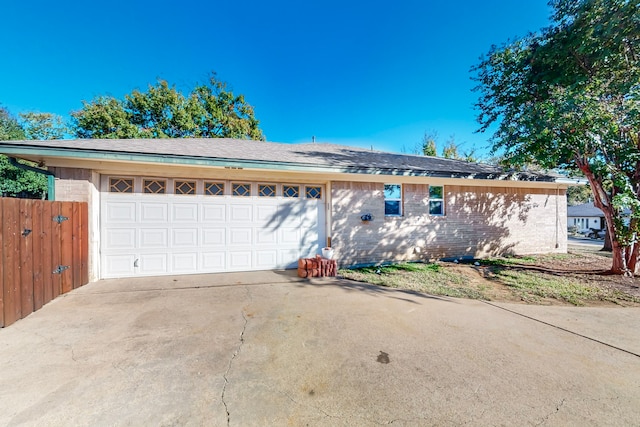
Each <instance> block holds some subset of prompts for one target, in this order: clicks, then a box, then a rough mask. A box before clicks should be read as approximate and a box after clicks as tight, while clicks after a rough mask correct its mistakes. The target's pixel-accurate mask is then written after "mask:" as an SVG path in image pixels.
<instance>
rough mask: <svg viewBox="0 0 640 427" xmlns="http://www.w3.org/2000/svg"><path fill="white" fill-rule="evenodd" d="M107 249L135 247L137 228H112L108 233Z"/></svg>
mask: <svg viewBox="0 0 640 427" xmlns="http://www.w3.org/2000/svg"><path fill="white" fill-rule="evenodd" d="M105 238H106V242H105V245H106V247H105V249H106V250H107V251H109V250H111V249H118V250H122V249H135V247H136V229H135V228H112V229H110V230H107V233H106V236H105Z"/></svg>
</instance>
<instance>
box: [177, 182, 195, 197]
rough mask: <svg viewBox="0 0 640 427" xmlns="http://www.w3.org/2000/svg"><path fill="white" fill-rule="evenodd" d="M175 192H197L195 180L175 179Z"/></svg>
mask: <svg viewBox="0 0 640 427" xmlns="http://www.w3.org/2000/svg"><path fill="white" fill-rule="evenodd" d="M174 186H175V190H174V193H175V194H196V182H195V181H177V180H176V181H175V182H174Z"/></svg>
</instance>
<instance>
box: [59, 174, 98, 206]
mask: <svg viewBox="0 0 640 427" xmlns="http://www.w3.org/2000/svg"><path fill="white" fill-rule="evenodd" d="M49 170H50V171H51V172H53V173H54V174H55V177H56V200H59V201H71V202H88V201H89V198H90V194H91V187H92V186H93V184H92V183H91V171H90V170H89V169H74V168H49Z"/></svg>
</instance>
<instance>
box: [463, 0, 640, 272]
mask: <svg viewBox="0 0 640 427" xmlns="http://www.w3.org/2000/svg"><path fill="white" fill-rule="evenodd" d="M549 4H550V6H551V7H552V8H553V10H554V14H553V16H552V25H551V26H550V27H548V28H545V29H543V30H541V31H540V32H538V33H535V34H530V35H528V36H526V37H523V38H521V39H518V40H515V41H512V42H508V43H505V44H503V45H501V46H493V47H492V48H491V50H490V51H489V53H488V54H487V55H485V56H484V57H483V58H481V60H480V63H479V64H478V65H477V66H476V67H474V68H473V71H474V72H475V73H476V75H475V77H474V79H475V80H476V81H477V83H478V84H477V87H476V90H477V91H478V92H479V100H478V102H477V104H476V106H477V108H478V110H479V115H478V121H479V123H480V126H481V127H480V131H486V130H487V129H489V127H490V126H492V125H496V126H497V130H496V131H495V133H494V135H493V137H492V143H493V150H494V152H502V155H503V156H504V159H505V161H506V162H507V163H508V164H511V165H516V166H517V165H526V164H537V165H540V166H542V167H546V168H563V169H565V170H568V171H573V172H579V173H581V174H583V175H584V176H585V177H586V178H587V179H588V181H589V184H590V187H591V189H592V191H593V195H594V204H595V205H596V206H597V207H599V208H600V209H602V211H603V212H604V214H605V218H606V223H607V230H608V232H609V235H610V236H613V238H612V244H613V255H614V256H613V265H612V271H614V272H616V273H630V272H631V273H635V272H637V271H638V266H639V263H638V259H639V255H640V251H639V249H640V245H639V244H638V232H639V231H640V230H639V225H640V222H639V219H640V58H639V57H638V55H640V12H639V8H640V6H639V4H638V2H637V1H636V0H634V1H630V0H553V1H551V2H550V3H549ZM625 208H628V209H630V210H631V212H632V214H631V219H630V221H623V219H622V212H623V210H624V209H625Z"/></svg>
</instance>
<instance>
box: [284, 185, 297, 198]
mask: <svg viewBox="0 0 640 427" xmlns="http://www.w3.org/2000/svg"><path fill="white" fill-rule="evenodd" d="M282 195H283V196H284V197H300V187H299V186H297V185H283V186H282Z"/></svg>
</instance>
